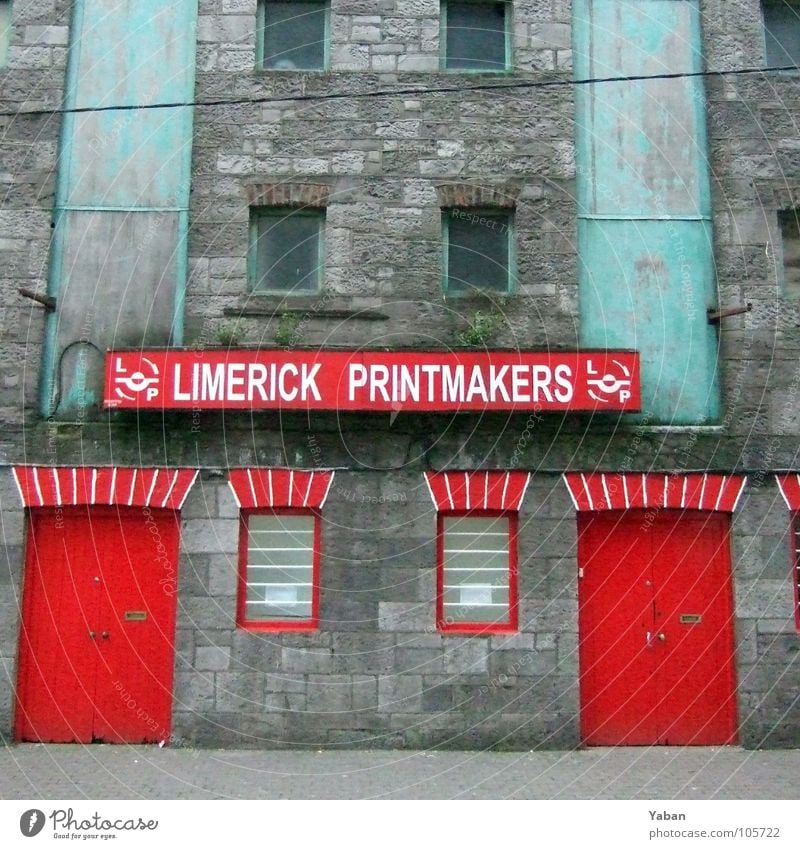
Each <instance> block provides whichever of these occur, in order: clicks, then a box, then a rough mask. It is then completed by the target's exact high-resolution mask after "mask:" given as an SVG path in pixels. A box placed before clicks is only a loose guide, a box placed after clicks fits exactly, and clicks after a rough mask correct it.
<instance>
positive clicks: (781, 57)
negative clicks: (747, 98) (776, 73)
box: [764, 0, 800, 68]
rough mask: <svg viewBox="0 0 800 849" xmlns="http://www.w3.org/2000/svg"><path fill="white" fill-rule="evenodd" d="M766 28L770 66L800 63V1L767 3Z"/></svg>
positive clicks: (784, 0)
mask: <svg viewBox="0 0 800 849" xmlns="http://www.w3.org/2000/svg"><path fill="white" fill-rule="evenodd" d="M764 29H765V30H766V33H765V35H766V40H767V65H768V66H769V67H771V68H774V67H783V66H785V65H798V64H800V3H798V4H787V3H786V0H780V2H778V3H765V4H764Z"/></svg>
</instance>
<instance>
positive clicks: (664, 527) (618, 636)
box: [578, 510, 736, 746]
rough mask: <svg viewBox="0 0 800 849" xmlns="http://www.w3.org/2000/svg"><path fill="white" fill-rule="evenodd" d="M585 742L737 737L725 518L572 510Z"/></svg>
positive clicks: (700, 741) (697, 741)
mask: <svg viewBox="0 0 800 849" xmlns="http://www.w3.org/2000/svg"><path fill="white" fill-rule="evenodd" d="M578 558H579V564H580V566H581V568H582V577H581V579H580V581H579V630H580V648H579V657H580V669H581V674H580V694H581V735H582V738H583V740H584V742H585V743H586V744H587V745H599V746H610V745H653V744H663V745H692V744H694V745H716V744H725V743H732V742H735V740H736V702H735V689H736V687H735V673H734V648H733V628H732V615H733V604H732V598H731V581H730V557H729V548H728V534H727V517H726V516H724V515H721V514H709V513H680V512H674V511H669V510H664V511H662V513H661V514H659V515H658V516H656V517H654V518H653V517H650V518H646V514H645V511H635V510H632V511H629V512H624V513H621V512H615V511H609V512H607V513H601V514H580V515H579V540H578Z"/></svg>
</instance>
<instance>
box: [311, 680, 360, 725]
mask: <svg viewBox="0 0 800 849" xmlns="http://www.w3.org/2000/svg"><path fill="white" fill-rule="evenodd" d="M307 703H308V710H309V711H311V712H312V713H319V714H337V713H343V712H348V711H350V710H352V707H353V698H352V681H351V680H350V676H349V675H309V676H308V688H307ZM331 721H332V722H336V719H335V718H333V717H331Z"/></svg>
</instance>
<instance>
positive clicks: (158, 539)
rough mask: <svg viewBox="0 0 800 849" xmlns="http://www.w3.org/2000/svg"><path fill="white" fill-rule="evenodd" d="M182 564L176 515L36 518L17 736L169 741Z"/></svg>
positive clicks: (89, 513)
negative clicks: (179, 562)
mask: <svg viewBox="0 0 800 849" xmlns="http://www.w3.org/2000/svg"><path fill="white" fill-rule="evenodd" d="M177 555H178V521H177V514H176V513H174V512H173V511H169V510H152V511H150V510H143V509H141V508H119V509H118V508H112V507H108V508H97V507H91V508H86V507H83V508H81V507H73V508H64V509H61V510H59V511H55V510H44V509H43V510H33V511H31V513H30V516H29V526H28V542H27V551H26V566H25V569H26V574H25V595H24V602H23V621H22V629H21V635H20V654H19V673H18V687H17V714H16V736H17V739H19V740H35V741H41V742H73V741H74V742H82V743H88V742H92V741H98V742H99V741H102V742H126V743H133V742H155V741H160V740H165V739H168V737H169V734H170V714H171V703H172V670H173V655H174V652H173V645H174V632H175V599H174V596H173V594H172V592H171V591H167V590H171V587H172V586H174V579H175V569H176V565H177Z"/></svg>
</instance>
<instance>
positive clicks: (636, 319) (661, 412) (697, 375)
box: [578, 219, 719, 425]
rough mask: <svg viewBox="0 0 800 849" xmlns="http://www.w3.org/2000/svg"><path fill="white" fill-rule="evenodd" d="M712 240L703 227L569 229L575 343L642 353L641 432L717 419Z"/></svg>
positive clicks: (610, 224)
mask: <svg viewBox="0 0 800 849" xmlns="http://www.w3.org/2000/svg"><path fill="white" fill-rule="evenodd" d="M711 239H712V234H711V226H710V224H709V223H708V222H705V221H635V220H634V221H631V220H627V221H626V220H604V219H595V220H590V219H583V220H581V221H579V223H578V240H579V245H580V281H579V282H580V320H581V342H582V344H583V345H584V346H585V347H598V348H634V349H636V350H637V351H639V352H640V353H641V368H642V396H643V397H642V411H643V417H644V418H645V419H646V420H647V421H648V422H649V423H650V424H658V423H663V424H676V425H677V424H701V423H705V424H710V423H713V422H714V421H715V420H716V419H718V417H719V380H718V375H717V334H716V331H715V329H714V328H713V327H712V326H711V325H709V324H708V318H707V310H708V308H709V307H712V306H714V305H715V303H716V301H715V297H716V293H715V287H714V285H713V280H714V269H713V261H712V250H711V248H712V242H711Z"/></svg>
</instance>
